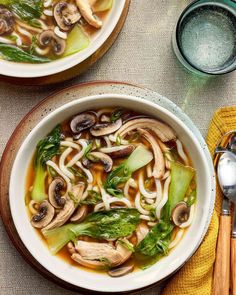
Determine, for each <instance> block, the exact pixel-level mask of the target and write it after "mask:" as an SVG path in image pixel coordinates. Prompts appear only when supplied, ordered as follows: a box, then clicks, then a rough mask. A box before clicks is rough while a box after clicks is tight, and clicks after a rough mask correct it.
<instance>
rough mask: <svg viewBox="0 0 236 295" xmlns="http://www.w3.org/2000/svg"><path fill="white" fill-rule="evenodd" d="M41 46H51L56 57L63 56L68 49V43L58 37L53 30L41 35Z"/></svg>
mask: <svg viewBox="0 0 236 295" xmlns="http://www.w3.org/2000/svg"><path fill="white" fill-rule="evenodd" d="M39 44H40V45H41V46H44V47H47V46H51V48H52V51H53V53H55V54H56V55H62V54H63V53H64V51H65V49H66V41H65V40H63V39H61V38H59V37H58V36H56V34H55V33H54V32H53V31H52V30H47V31H43V32H42V33H41V34H40V35H39Z"/></svg>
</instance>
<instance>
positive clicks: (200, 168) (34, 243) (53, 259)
mask: <svg viewBox="0 0 236 295" xmlns="http://www.w3.org/2000/svg"><path fill="white" fill-rule="evenodd" d="M110 106H120V107H125V108H130V109H133V110H136V111H138V112H141V113H146V114H149V115H151V116H153V117H156V118H159V119H161V120H163V121H164V122H166V123H168V124H169V125H170V126H172V128H173V129H174V130H175V131H176V133H177V135H178V137H179V138H180V140H181V141H182V142H183V144H184V146H185V147H186V149H187V151H188V153H189V155H190V157H191V159H192V161H193V165H194V167H195V168H196V171H197V188H198V195H197V198H198V199H197V209H196V213H195V219H194V221H193V223H192V225H191V226H190V228H189V230H188V231H187V233H186V235H185V236H184V238H183V239H182V241H181V242H180V244H179V245H178V246H177V247H176V248H175V249H174V250H173V251H171V253H170V254H169V255H168V256H167V257H164V258H163V259H161V260H160V261H159V262H157V263H156V264H155V265H153V266H152V267H150V268H148V269H146V270H144V271H142V270H140V271H135V272H133V273H131V274H128V275H126V276H124V277H120V278H111V277H109V276H108V275H104V274H97V273H96V274H95V273H92V272H87V271H84V270H82V269H80V268H76V267H74V266H71V265H69V264H67V263H66V262H64V261H63V260H61V259H60V258H58V257H57V256H52V255H51V254H50V253H49V250H48V248H47V247H46V245H45V244H44V243H42V241H41V240H40V238H39V236H38V235H37V234H36V233H35V230H34V228H33V227H32V226H31V224H30V220H29V217H28V215H27V211H26V207H25V203H24V196H25V178H26V171H27V168H28V165H29V163H30V160H31V157H32V155H33V153H34V151H35V147H36V144H37V142H38V141H39V140H40V139H41V138H42V137H44V136H45V135H46V134H47V133H48V132H50V131H51V130H52V128H53V127H55V125H57V124H58V123H60V122H62V121H63V120H65V119H66V118H68V117H70V116H72V115H75V114H77V113H79V112H82V111H85V110H88V109H91V108H101V107H110ZM212 190H214V182H213V181H212V166H211V163H209V161H208V159H207V156H206V153H205V151H204V149H203V147H202V146H201V145H200V143H199V141H198V139H197V137H196V135H195V134H193V133H192V131H190V129H189V128H188V127H187V126H186V125H185V124H184V123H183V122H182V121H181V120H180V119H178V118H177V117H176V116H175V115H173V114H172V113H171V112H169V111H167V110H166V109H164V108H162V107H160V106H158V105H157V104H154V103H152V102H149V101H147V100H144V99H140V98H136V97H133V96H127V95H115V94H106V95H97V96H90V97H85V98H81V99H78V100H75V101H72V102H70V103H68V104H65V105H63V106H61V107H60V108H58V109H56V110H55V111H53V112H52V113H51V114H49V115H48V116H47V117H45V118H44V119H43V120H42V121H41V122H40V123H39V124H38V125H37V126H36V127H35V128H34V129H33V130H32V131H31V132H30V134H29V135H28V136H27V138H26V139H25V141H24V142H23V144H22V146H21V148H20V149H19V151H18V154H17V156H16V159H15V162H14V165H13V168H12V173H11V179H10V208H11V213H12V217H13V221H14V223H15V226H16V229H17V231H18V233H19V236H20V238H21V240H22V241H23V243H24V244H25V246H26V247H27V249H28V250H29V251H30V253H31V254H32V255H33V257H34V258H36V259H37V260H38V262H39V263H40V264H41V265H43V266H44V267H45V268H46V269H47V270H48V271H50V272H51V273H53V274H54V275H56V276H57V277H59V278H61V279H62V280H64V281H66V282H69V283H71V284H73V285H75V286H79V287H82V288H86V289H90V290H95V291H101V292H112V293H114V292H122V291H131V290H135V289H139V288H142V287H145V286H148V285H151V284H153V283H155V282H158V281H160V280H162V279H164V278H166V277H168V276H169V275H170V274H172V273H173V272H174V271H176V270H177V269H178V268H180V267H181V266H182V265H183V264H184V263H185V262H186V261H187V260H188V259H189V258H190V257H191V255H192V254H193V253H194V252H195V251H196V249H197V248H198V246H199V245H200V243H201V241H202V239H203V236H204V234H205V233H206V230H207V228H208V225H209V221H210V218H211V214H212V208H213V204H214V197H212Z"/></svg>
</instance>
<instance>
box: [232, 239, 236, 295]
mask: <svg viewBox="0 0 236 295" xmlns="http://www.w3.org/2000/svg"><path fill="white" fill-rule="evenodd" d="M231 294H232V295H236V238H231Z"/></svg>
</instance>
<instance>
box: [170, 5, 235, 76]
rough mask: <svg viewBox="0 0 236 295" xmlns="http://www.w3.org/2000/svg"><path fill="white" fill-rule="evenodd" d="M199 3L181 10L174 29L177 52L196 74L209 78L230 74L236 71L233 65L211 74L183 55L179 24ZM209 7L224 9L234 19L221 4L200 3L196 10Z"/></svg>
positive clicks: (231, 11) (228, 8)
mask: <svg viewBox="0 0 236 295" xmlns="http://www.w3.org/2000/svg"><path fill="white" fill-rule="evenodd" d="M200 1H201V0H194V1H193V2H192V3H190V4H189V5H188V6H186V8H185V9H184V10H183V12H182V13H181V14H180V16H179V18H178V21H177V25H176V29H175V39H176V44H177V47H178V50H179V52H180V54H181V56H182V58H183V59H184V60H185V62H187V63H188V64H189V65H190V66H191V67H192V68H193V69H194V70H196V71H198V72H201V73H203V74H207V75H211V76H220V75H223V74H228V73H231V72H233V71H235V70H236V64H235V66H233V67H232V68H231V69H228V70H227V67H226V68H224V69H222V70H218V71H216V72H211V71H207V70H204V69H201V68H199V67H198V66H196V65H194V64H193V63H192V62H191V61H190V60H189V59H188V58H186V56H185V54H184V53H183V50H182V48H181V46H180V40H179V35H180V34H179V33H180V24H181V22H182V20H183V18H184V17H185V14H186V13H187V14H186V16H187V15H188V10H190V9H191V7H192V6H194V5H195V4H196V3H197V2H200ZM229 1H231V2H234V1H232V0H229ZM234 3H235V2H234ZM209 5H212V6H218V7H221V8H223V9H226V10H227V11H228V12H230V13H231V14H232V15H233V16H234V17H235V18H236V12H234V11H233V9H231V8H230V7H228V6H227V4H223V3H221V2H218V1H207V2H205V3H200V4H199V6H197V7H196V8H199V7H202V6H209ZM193 10H194V9H193ZM193 10H190V11H189V13H190V12H192V11H193ZM235 59H236V57H235Z"/></svg>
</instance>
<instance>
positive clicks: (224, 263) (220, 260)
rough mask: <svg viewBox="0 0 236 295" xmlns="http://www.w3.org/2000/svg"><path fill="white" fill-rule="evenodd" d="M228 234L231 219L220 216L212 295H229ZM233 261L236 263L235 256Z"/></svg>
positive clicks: (227, 216) (226, 216)
mask: <svg viewBox="0 0 236 295" xmlns="http://www.w3.org/2000/svg"><path fill="white" fill-rule="evenodd" d="M230 233H231V217H230V215H221V216H220V225H219V234H218V241H217V248H216V259H215V267H214V280H213V295H222V294H224V295H228V294H229V282H230ZM235 250H236V244H235ZM235 254H236V252H235ZM235 261H236V256H235ZM235 273H236V272H235ZM235 282H236V280H235ZM235 294H236V293H235ZM235 294H233V295H235Z"/></svg>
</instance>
